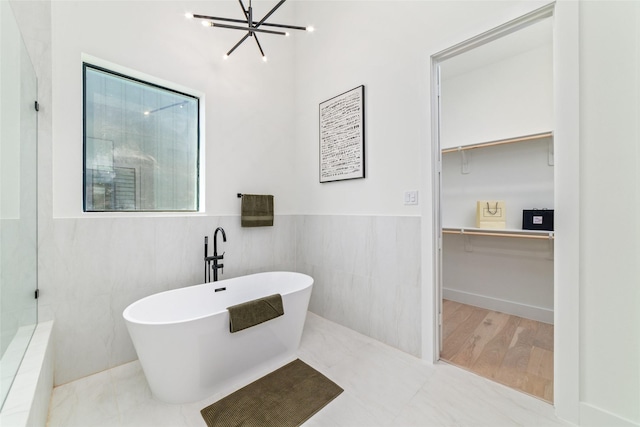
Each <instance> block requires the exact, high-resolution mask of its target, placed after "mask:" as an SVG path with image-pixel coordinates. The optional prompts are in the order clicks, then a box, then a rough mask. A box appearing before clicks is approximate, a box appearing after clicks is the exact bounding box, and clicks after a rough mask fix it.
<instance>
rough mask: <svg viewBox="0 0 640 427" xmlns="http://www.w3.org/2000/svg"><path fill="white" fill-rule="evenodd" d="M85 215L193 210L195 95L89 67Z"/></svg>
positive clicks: (195, 186)
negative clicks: (90, 213)
mask: <svg viewBox="0 0 640 427" xmlns="http://www.w3.org/2000/svg"><path fill="white" fill-rule="evenodd" d="M83 74H84V76H83V77H84V210H85V212H114V211H141V212H142V211H146V212H149V211H151V212H158V211H163V212H171V211H185V212H193V211H197V210H198V194H199V166H200V165H199V146H200V144H199V139H200V138H199V119H198V118H199V111H198V109H199V100H198V98H196V97H194V96H191V95H187V94H184V93H180V92H177V91H175V90H172V89H168V88H165V87H161V86H158V85H155V84H151V83H146V82H143V81H141V80H138V79H134V78H130V77H127V76H124V75H122V74H118V73H114V72H111V71H108V70H106V69H103V68H99V67H96V66H93V65H90V64H86V63H85V64H84V65H83Z"/></svg>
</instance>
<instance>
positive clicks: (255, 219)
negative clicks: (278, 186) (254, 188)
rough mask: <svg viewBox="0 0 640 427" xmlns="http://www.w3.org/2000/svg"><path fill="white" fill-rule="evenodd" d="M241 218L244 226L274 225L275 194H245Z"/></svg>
mask: <svg viewBox="0 0 640 427" xmlns="http://www.w3.org/2000/svg"><path fill="white" fill-rule="evenodd" d="M240 220H241V223H242V226H243V227H265V226H272V225H273V196H271V195H267V194H243V195H242V208H241V215H240Z"/></svg>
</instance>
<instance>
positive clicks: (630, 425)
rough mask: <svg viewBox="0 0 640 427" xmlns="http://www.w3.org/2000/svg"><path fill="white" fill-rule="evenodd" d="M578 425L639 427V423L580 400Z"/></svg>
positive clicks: (590, 426) (585, 426)
mask: <svg viewBox="0 0 640 427" xmlns="http://www.w3.org/2000/svg"><path fill="white" fill-rule="evenodd" d="M580 426H583V427H602V426H607V427H639V426H640V423H634V422H633V421H630V420H627V419H624V418H621V417H619V416H617V415H615V414H612V413H611V412H607V411H605V410H603V409H600V408H596V407H595V406H592V405H589V404H588V403H584V402H580Z"/></svg>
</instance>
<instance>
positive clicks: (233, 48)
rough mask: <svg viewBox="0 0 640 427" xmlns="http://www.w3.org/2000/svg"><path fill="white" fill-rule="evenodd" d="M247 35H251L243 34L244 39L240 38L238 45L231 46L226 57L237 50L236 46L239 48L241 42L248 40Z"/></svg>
mask: <svg viewBox="0 0 640 427" xmlns="http://www.w3.org/2000/svg"><path fill="white" fill-rule="evenodd" d="M249 34H251V33H247V34H245V35H244V37H243V38H241V39H240V41H239V42H238V43H236V44H235V46H233V47H232V48H231V50H229V52H227V55H226V56H229V55H231V54H232V53H233V51H234V50H236V49H237V48H238V46H240V45H241V44H242V42H244V41H245V40H246V39H248V38H249Z"/></svg>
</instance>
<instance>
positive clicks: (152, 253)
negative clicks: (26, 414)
mask: <svg viewBox="0 0 640 427" xmlns="http://www.w3.org/2000/svg"><path fill="white" fill-rule="evenodd" d="M239 223H240V220H239V217H237V216H228V217H227V216H224V217H207V216H193V217H152V218H150V217H146V218H140V217H138V218H134V217H128V218H81V219H54V220H53V226H52V227H51V229H48V230H44V233H45V235H44V236H42V238H41V247H40V257H41V259H40V272H39V273H40V277H39V278H40V290H41V296H40V305H39V314H40V319H41V320H49V319H55V326H54V329H55V331H54V332H55V336H56V346H55V382H56V384H57V385H59V384H64V383H67V382H69V381H73V380H75V379H78V378H81V377H84V376H86V375H90V374H93V373H96V372H100V371H103V370H105V369H109V368H111V367H114V366H118V365H121V364H123V363H126V362H130V361H132V360H135V359H136V358H137V357H136V354H135V351H134V349H133V345H132V343H131V340H130V338H129V334H128V332H127V330H126V326H125V323H124V320H123V318H122V312H123V310H124V309H125V308H126V307H127V306H128V305H129V304H131V303H132V302H134V301H136V300H138V299H140V298H142V297H144V296H147V295H151V294H153V293H156V292H161V291H165V290H169V289H175V288H179V287H184V286H189V285H195V284H199V283H202V282H203V281H204V261H203V256H204V248H203V245H204V236H205V235H208V236H209V241H210V242H211V241H212V237H213V231H214V230H215V228H216V227H218V226H221V227H224V229H225V231H226V235H227V242H226V243H222V239H219V241H218V243H219V248H218V249H219V252H222V251H225V260H224V264H225V269H224V273H223V275H222V276H221V278H222V279H224V278H230V277H234V276H241V275H245V274H249V273H254V272H259V271H268V270H294V269H295V248H294V246H293V244H292V242H294V233H295V221H294V218H293V217H290V216H278V217H276V220H275V224H274V227H264V228H251V229H243V228H241V227H240V224H239ZM210 250H211V253H212V252H213V247H212V245H211V246H210Z"/></svg>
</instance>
